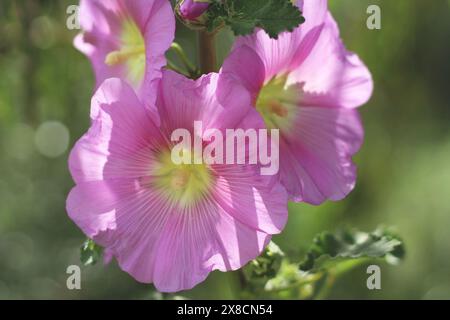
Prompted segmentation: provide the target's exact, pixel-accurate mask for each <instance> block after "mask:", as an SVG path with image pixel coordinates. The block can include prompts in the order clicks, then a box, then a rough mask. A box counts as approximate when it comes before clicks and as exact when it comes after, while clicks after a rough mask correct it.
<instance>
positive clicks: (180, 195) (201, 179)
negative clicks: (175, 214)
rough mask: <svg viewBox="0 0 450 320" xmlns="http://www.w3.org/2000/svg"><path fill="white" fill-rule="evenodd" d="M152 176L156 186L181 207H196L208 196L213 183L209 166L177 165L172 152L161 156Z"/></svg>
mask: <svg viewBox="0 0 450 320" xmlns="http://www.w3.org/2000/svg"><path fill="white" fill-rule="evenodd" d="M186 152H191V151H186ZM192 159H193V157H192ZM192 163H194V161H192ZM152 176H153V177H154V186H155V187H156V188H157V189H159V190H160V191H161V192H162V193H163V194H164V195H165V196H167V197H168V198H169V199H170V200H172V201H175V202H177V203H178V204H179V205H180V206H181V207H189V206H191V205H194V204H195V203H196V202H197V201H198V200H201V199H202V198H204V197H205V196H207V195H208V193H209V191H210V189H211V186H212V182H213V176H212V174H211V169H210V168H209V167H208V166H207V165H205V164H175V163H174V162H173V161H172V158H171V153H170V152H163V153H162V154H161V155H160V157H159V159H158V161H157V165H156V166H155V167H154V168H153V171H152Z"/></svg>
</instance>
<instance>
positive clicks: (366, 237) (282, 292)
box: [244, 229, 405, 299]
mask: <svg viewBox="0 0 450 320" xmlns="http://www.w3.org/2000/svg"><path fill="white" fill-rule="evenodd" d="M404 254H405V249H404V245H403V242H402V241H401V240H400V239H399V238H398V237H397V236H396V235H394V234H392V233H390V232H388V231H387V230H384V229H378V230H376V231H374V232H371V233H366V232H362V231H356V230H341V231H338V232H336V233H330V232H323V233H320V234H319V235H317V236H316V237H315V238H314V241H313V245H312V246H311V248H310V249H309V250H308V251H307V252H306V257H305V258H304V260H303V261H302V262H301V263H300V264H299V263H296V262H292V261H290V260H289V258H288V257H287V256H285V254H284V253H283V252H282V251H281V250H280V248H279V247H278V246H277V245H276V244H275V243H273V242H271V243H270V244H269V245H268V246H267V248H266V250H265V251H264V252H263V254H262V255H261V256H260V257H259V258H257V259H255V260H253V261H252V262H251V263H250V264H249V265H248V266H247V267H246V268H245V269H244V271H245V272H244V274H245V276H246V277H245V280H246V281H245V287H246V288H245V289H247V291H248V292H246V293H244V297H247V298H251V297H252V294H251V293H252V292H258V297H264V298H287V297H295V298H296V299H322V298H325V297H327V296H328V294H329V292H330V290H331V288H332V287H333V285H334V283H335V281H336V280H337V279H338V278H339V277H340V276H342V275H344V274H346V273H348V272H350V271H351V270H353V269H354V268H356V267H358V266H360V265H363V264H366V263H370V262H371V261H373V260H375V259H385V260H386V261H387V262H388V263H395V262H398V261H399V260H400V259H402V258H403V257H404Z"/></svg>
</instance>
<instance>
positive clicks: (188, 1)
mask: <svg viewBox="0 0 450 320" xmlns="http://www.w3.org/2000/svg"><path fill="white" fill-rule="evenodd" d="M208 7H209V1H208V0H183V2H182V3H181V4H180V10H179V12H180V16H181V17H182V18H184V19H187V20H194V19H197V18H198V17H200V16H201V15H202V14H203V13H204V12H205V11H206V10H207V9H208Z"/></svg>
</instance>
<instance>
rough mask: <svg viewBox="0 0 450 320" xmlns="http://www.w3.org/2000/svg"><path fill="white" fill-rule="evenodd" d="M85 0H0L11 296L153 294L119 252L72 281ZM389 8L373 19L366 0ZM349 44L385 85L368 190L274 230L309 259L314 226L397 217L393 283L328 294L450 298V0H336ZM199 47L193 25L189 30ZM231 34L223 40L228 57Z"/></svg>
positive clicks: (296, 215) (360, 273)
mask: <svg viewBox="0 0 450 320" xmlns="http://www.w3.org/2000/svg"><path fill="white" fill-rule="evenodd" d="M71 4H77V1H75V0H73V1H70V0H62V1H54V0H52V1H50V0H49V1H44V0H40V1H38V0H23V1H12V0H2V1H1V4H0V71H1V74H0V298H2V299H22V298H32V299H82V298H97V299H98V298H124V299H129V298H151V297H153V288H152V286H150V285H143V284H139V283H137V282H136V281H134V280H133V279H132V278H131V277H130V276H128V275H127V274H126V273H123V272H122V271H120V270H119V269H118V267H117V265H116V264H115V263H112V264H110V265H108V266H103V265H102V264H101V263H100V264H97V265H96V266H94V267H82V290H74V291H69V290H68V289H67V288H66V278H67V274H66V268H67V266H69V265H72V264H78V265H80V264H81V263H80V260H79V256H80V254H79V248H80V245H81V243H82V242H83V240H84V239H85V237H84V236H83V234H82V233H81V232H80V230H79V229H78V228H77V227H76V226H75V225H74V223H72V222H71V220H69V218H68V217H67V214H66V212H65V199H66V195H67V194H68V192H69V190H70V189H71V187H72V186H73V182H72V180H71V177H70V175H69V172H68V169H67V155H68V151H69V150H70V148H71V146H72V145H73V144H74V142H75V141H76V140H77V139H78V138H79V137H80V136H81V135H82V134H83V133H84V132H85V131H86V130H87V128H88V124H89V120H88V111H89V103H90V95H91V93H92V88H93V85H94V79H93V72H92V70H91V67H90V64H89V61H88V60H87V59H86V58H85V57H84V56H83V55H82V54H80V53H79V52H77V51H76V50H75V49H74V48H73V46H72V40H73V38H74V36H75V35H76V34H77V30H68V28H67V27H66V19H67V17H68V15H67V13H66V9H67V7H68V6H69V5H71ZM370 4H377V5H379V6H380V7H381V10H382V29H381V30H368V29H367V27H366V19H367V17H368V15H367V14H366V9H367V7H368V6H369V5H370ZM330 7H331V10H332V13H333V14H334V16H335V17H336V19H337V21H338V23H339V25H340V28H341V32H342V37H343V39H344V42H345V44H346V45H347V47H348V48H349V49H351V50H352V51H355V52H357V53H358V54H359V55H360V56H361V57H362V59H363V60H364V61H365V62H366V64H367V65H368V66H369V68H370V70H371V71H372V73H373V76H374V80H375V93H374V96H373V99H372V100H371V101H370V103H369V104H367V105H366V106H364V107H363V108H362V109H361V113H362V116H363V119H364V125H365V130H366V139H365V143H364V147H363V148H362V150H361V152H360V153H359V154H358V156H357V157H356V161H357V163H358V165H359V176H358V185H357V188H356V190H355V191H354V192H353V193H352V194H351V195H350V196H349V197H348V198H347V199H346V200H344V201H341V202H339V203H326V204H324V205H322V206H319V207H313V206H309V205H304V204H292V205H290V218H289V223H288V226H287V228H286V230H285V232H284V233H283V234H282V235H280V236H277V237H275V239H274V240H275V242H277V243H278V244H279V245H280V247H281V248H282V249H283V250H284V251H285V252H287V253H289V254H292V255H295V256H298V255H299V254H301V253H302V252H304V251H305V249H306V248H307V247H308V246H309V245H310V243H311V240H312V238H313V237H314V235H315V234H316V233H318V232H320V231H323V230H331V231H333V230H335V229H337V228H338V227H340V226H351V227H357V228H360V229H363V230H366V231H371V230H373V229H375V228H376V227H377V226H379V225H386V226H394V227H395V229H396V230H397V232H398V233H399V234H400V235H401V236H402V237H403V238H404V240H405V242H406V246H407V257H406V260H405V261H404V263H402V264H401V265H399V266H396V267H394V266H388V265H385V264H383V265H382V290H379V291H369V290H368V289H367V288H366V278H367V275H366V272H365V271H366V270H365V268H363V267H362V268H358V269H355V270H354V271H352V272H351V273H349V274H348V275H347V276H345V277H343V278H341V279H339V281H338V282H337V284H336V285H335V287H334V288H333V290H332V292H331V295H330V298H338V299H355V298H360V299H432V298H436V299H450V231H449V228H450V130H449V129H450V1H448V0H433V1H423V0H397V1H390V0H378V1H377V0H360V1H354V0H339V1H338V0H330ZM177 40H178V42H179V43H181V44H182V45H183V46H184V47H185V48H186V50H187V51H188V52H189V54H190V55H191V56H192V57H193V59H195V58H194V52H195V35H194V34H193V32H190V31H188V30H186V29H184V28H183V27H182V26H179V28H178V38H177ZM231 43H232V37H231V36H230V34H228V33H226V32H224V33H222V34H221V35H220V38H219V47H220V50H219V55H220V56H221V58H223V57H224V56H225V55H226V54H227V52H228V50H229V48H230V46H231ZM236 288H237V283H236V277H235V275H234V274H232V273H228V274H223V273H220V272H214V273H212V274H211V275H210V277H209V278H208V280H207V281H206V282H204V283H202V284H201V285H199V286H197V287H196V288H195V289H194V290H192V291H190V292H187V293H183V296H185V297H189V298H206V299H207V298H233V297H234V295H235V292H236V290H237V289H236Z"/></svg>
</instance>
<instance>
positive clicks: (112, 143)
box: [69, 79, 160, 183]
mask: <svg viewBox="0 0 450 320" xmlns="http://www.w3.org/2000/svg"><path fill="white" fill-rule="evenodd" d="M151 117H152V114H150V113H149V111H148V110H147V109H146V108H144V106H142V104H141V103H140V102H139V100H138V98H137V97H136V94H135V93H134V91H133V90H132V89H131V87H130V86H129V85H127V84H126V83H124V82H123V81H121V80H119V79H108V80H106V81H105V82H104V83H103V84H102V86H101V87H100V88H99V89H98V90H97V92H96V93H95V95H94V97H93V98H92V106H91V119H92V126H91V128H90V129H89V131H88V133H87V134H85V135H84V136H83V137H82V138H81V139H80V140H79V141H78V142H77V144H76V145H75V147H74V148H73V150H72V152H71V154H70V157H69V168H70V171H71V173H72V177H73V179H74V180H75V182H77V183H78V182H81V181H93V180H102V179H104V178H117V177H128V178H129V177H137V176H140V175H141V174H142V172H147V171H148V167H147V166H148V162H147V161H143V160H144V159H145V160H148V157H149V155H150V153H149V152H148V149H149V146H151V145H152V144H153V143H154V141H157V139H158V137H160V134H159V131H158V129H157V128H156V126H155V124H154V121H153V119H152V118H151ZM112 159H113V160H114V161H112V162H111V160H112ZM108 162H109V163H110V164H108ZM111 163H112V164H111ZM130 163H133V166H130ZM127 166H130V167H131V169H127V170H124V168H126V167H127Z"/></svg>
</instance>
